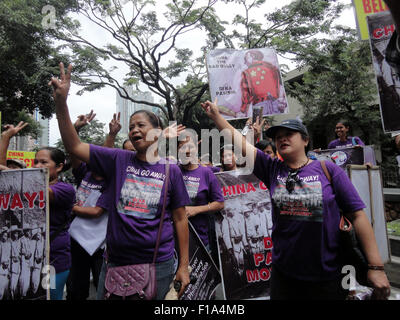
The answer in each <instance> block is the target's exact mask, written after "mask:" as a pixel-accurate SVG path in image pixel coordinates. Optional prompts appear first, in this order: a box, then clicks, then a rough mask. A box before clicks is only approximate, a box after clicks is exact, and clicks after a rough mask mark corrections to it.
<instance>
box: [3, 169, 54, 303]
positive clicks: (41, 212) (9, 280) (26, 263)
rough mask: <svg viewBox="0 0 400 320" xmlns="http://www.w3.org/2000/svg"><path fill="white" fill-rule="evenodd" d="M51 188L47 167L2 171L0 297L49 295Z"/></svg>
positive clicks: (18, 298) (34, 298) (19, 297)
mask: <svg viewBox="0 0 400 320" xmlns="http://www.w3.org/2000/svg"><path fill="white" fill-rule="evenodd" d="M47 187H48V178H47V170H43V169H25V170H6V171H0V233H1V234H0V237H1V238H0V300H39V299H43V300H45V299H46V298H47V291H46V290H45V289H44V288H43V286H42V284H43V283H44V282H46V281H47V280H48V273H46V272H43V270H48V268H47V266H48V265H49V262H48V256H49V255H48V249H49V247H48V241H47V239H48V238H47V234H46V232H47V228H46V226H47V225H48V221H49V220H48V209H47V204H46V203H47ZM45 277H46V279H44V278H45ZM46 283H47V282H46Z"/></svg>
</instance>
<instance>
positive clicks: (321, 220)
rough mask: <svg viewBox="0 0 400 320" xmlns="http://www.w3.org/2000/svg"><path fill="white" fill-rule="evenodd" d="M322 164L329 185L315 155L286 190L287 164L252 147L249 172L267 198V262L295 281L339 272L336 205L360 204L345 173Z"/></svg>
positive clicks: (350, 206)
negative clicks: (269, 210) (269, 215)
mask: <svg viewBox="0 0 400 320" xmlns="http://www.w3.org/2000/svg"><path fill="white" fill-rule="evenodd" d="M326 166H327V168H328V171H329V173H330V174H331V177H332V184H331V183H329V181H328V179H327V177H326V176H325V173H324V171H323V169H322V167H321V163H320V162H319V161H317V160H316V161H313V162H311V163H310V164H308V165H307V166H305V167H304V168H302V169H300V170H299V173H298V176H299V178H300V182H297V183H296V187H295V189H294V191H293V192H292V193H291V194H289V192H288V191H287V190H286V187H285V183H286V178H287V176H288V168H287V166H286V165H285V164H284V162H282V161H279V160H277V159H271V158H270V157H269V156H268V155H266V154H264V153H263V152H262V151H260V150H258V151H257V157H256V161H255V167H254V174H255V175H256V176H257V177H258V178H259V179H260V180H262V181H263V182H264V183H265V184H266V185H267V187H268V189H269V190H270V193H271V199H272V203H273V211H272V219H273V228H272V242H273V250H272V261H273V263H274V265H276V267H277V268H278V269H279V270H280V271H281V272H283V273H285V274H287V275H288V276H291V277H294V278H297V279H300V280H307V281H321V280H333V279H335V278H336V277H337V276H339V274H340V270H339V269H340V268H339V267H340V263H339V258H338V246H339V220H340V213H339V207H340V208H341V209H342V210H343V212H355V211H357V210H361V209H363V208H365V205H364V203H363V202H362V200H361V198H360V197H359V195H358V193H357V191H356V189H355V188H354V186H353V184H352V183H351V181H350V180H349V178H348V177H347V175H346V173H345V172H344V171H343V170H342V169H341V168H340V167H338V166H337V165H335V164H334V163H332V162H330V161H326ZM332 187H333V189H332ZM335 195H336V196H335Z"/></svg>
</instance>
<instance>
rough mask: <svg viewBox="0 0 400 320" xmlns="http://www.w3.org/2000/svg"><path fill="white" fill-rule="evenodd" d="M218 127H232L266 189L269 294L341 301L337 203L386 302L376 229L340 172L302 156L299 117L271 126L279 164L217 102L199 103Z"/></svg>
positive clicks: (376, 290) (303, 140) (304, 145)
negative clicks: (268, 198)
mask: <svg viewBox="0 0 400 320" xmlns="http://www.w3.org/2000/svg"><path fill="white" fill-rule="evenodd" d="M202 107H203V109H204V110H205V112H206V113H207V115H208V116H209V117H210V118H211V119H212V120H213V121H214V122H215V124H216V126H217V128H218V129H219V130H226V131H228V132H230V134H231V135H232V137H233V142H234V145H235V147H236V148H239V150H241V152H242V154H243V155H244V156H246V163H247V164H248V167H249V165H253V172H254V174H255V175H256V176H257V177H258V178H259V179H260V180H262V181H263V182H264V183H265V184H266V186H267V187H268V189H269V191H270V194H271V199H272V203H273V210H272V215H273V229H272V241H273V251H272V261H273V262H272V273H271V277H272V278H271V293H270V294H271V299H274V300H276V299H280V300H282V299H310V300H311V299H323V300H328V299H332V300H339V299H345V298H346V296H347V291H346V290H345V289H344V288H343V287H342V277H343V275H342V274H341V267H342V265H341V261H340V257H339V220H340V212H339V207H340V208H341V209H343V212H346V213H347V212H348V214H347V217H348V218H350V220H352V223H353V225H354V228H355V230H356V234H357V236H358V239H359V240H360V243H361V246H362V248H363V250H364V252H365V254H366V257H367V260H368V263H369V265H370V270H369V271H368V280H369V282H370V284H371V286H373V287H374V297H375V298H377V299H386V298H387V297H388V296H389V294H390V285H389V282H388V279H387V277H386V274H385V272H384V271H383V264H382V260H381V257H380V255H379V251H378V247H377V244H376V240H375V236H374V232H373V230H372V227H371V225H370V223H369V220H368V218H367V216H366V214H365V212H364V211H363V208H364V207H365V205H364V203H363V202H362V200H361V199H360V197H359V195H358V193H357V191H356V190H355V188H354V186H353V185H352V183H351V181H350V180H349V179H348V177H347V176H346V174H345V173H344V171H343V170H342V169H340V168H339V167H338V166H336V165H335V164H334V163H331V162H327V163H326V166H327V169H328V171H329V173H330V176H331V177H332V182H329V180H328V178H327V176H326V175H325V173H324V170H323V168H322V166H321V163H320V162H319V161H313V160H311V159H309V158H308V157H307V155H306V152H307V148H308V144H309V135H308V132H307V129H306V127H305V126H304V125H303V124H302V123H301V122H300V121H298V120H295V119H292V120H285V121H283V122H282V123H281V124H280V125H278V126H273V127H271V128H269V129H268V130H267V132H266V134H267V136H269V137H271V138H273V140H274V142H275V145H276V148H277V151H278V152H279V154H280V155H281V156H282V159H283V161H280V160H278V159H276V158H275V159H272V158H271V157H269V156H268V155H267V154H265V153H264V152H262V151H261V150H257V149H256V148H255V147H254V146H252V145H250V144H248V143H247V142H246V140H245V139H244V138H243V136H242V135H241V134H240V133H239V132H238V131H237V130H236V129H234V128H233V127H232V126H231V125H230V124H229V123H228V122H227V121H226V120H225V119H224V118H223V117H222V116H221V115H220V113H219V111H218V107H217V105H216V103H212V102H210V101H207V102H205V103H203V104H202Z"/></svg>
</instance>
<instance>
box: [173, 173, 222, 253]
mask: <svg viewBox="0 0 400 320" xmlns="http://www.w3.org/2000/svg"><path fill="white" fill-rule="evenodd" d="M181 170H182V174H183V181H184V182H185V185H186V189H187V191H188V193H189V197H190V201H191V204H190V205H191V206H203V205H206V204H208V203H210V202H214V201H218V202H224V197H223V195H222V192H221V186H220V184H219V182H218V180H217V178H216V177H215V176H214V173H213V172H212V171H211V169H210V168H209V167H203V166H199V167H198V168H197V169H195V170H185V169H184V168H183V167H182V166H181ZM189 221H190V223H191V224H192V225H193V227H194V228H195V230H196V232H197V234H198V235H199V237H200V239H201V240H202V241H203V243H204V245H205V246H206V245H208V242H209V241H208V239H209V238H208V226H209V217H208V213H199V214H197V215H195V216H194V217H191V218H190V219H189Z"/></svg>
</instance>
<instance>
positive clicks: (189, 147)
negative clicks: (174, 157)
mask: <svg viewBox="0 0 400 320" xmlns="http://www.w3.org/2000/svg"><path fill="white" fill-rule="evenodd" d="M178 150H179V154H178V155H179V159H180V160H181V161H182V160H183V161H182V164H187V162H190V163H195V162H196V161H198V159H197V156H198V155H197V152H198V150H197V146H196V145H195V143H194V141H193V139H191V138H190V137H187V138H186V140H184V141H180V142H179V145H178Z"/></svg>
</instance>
